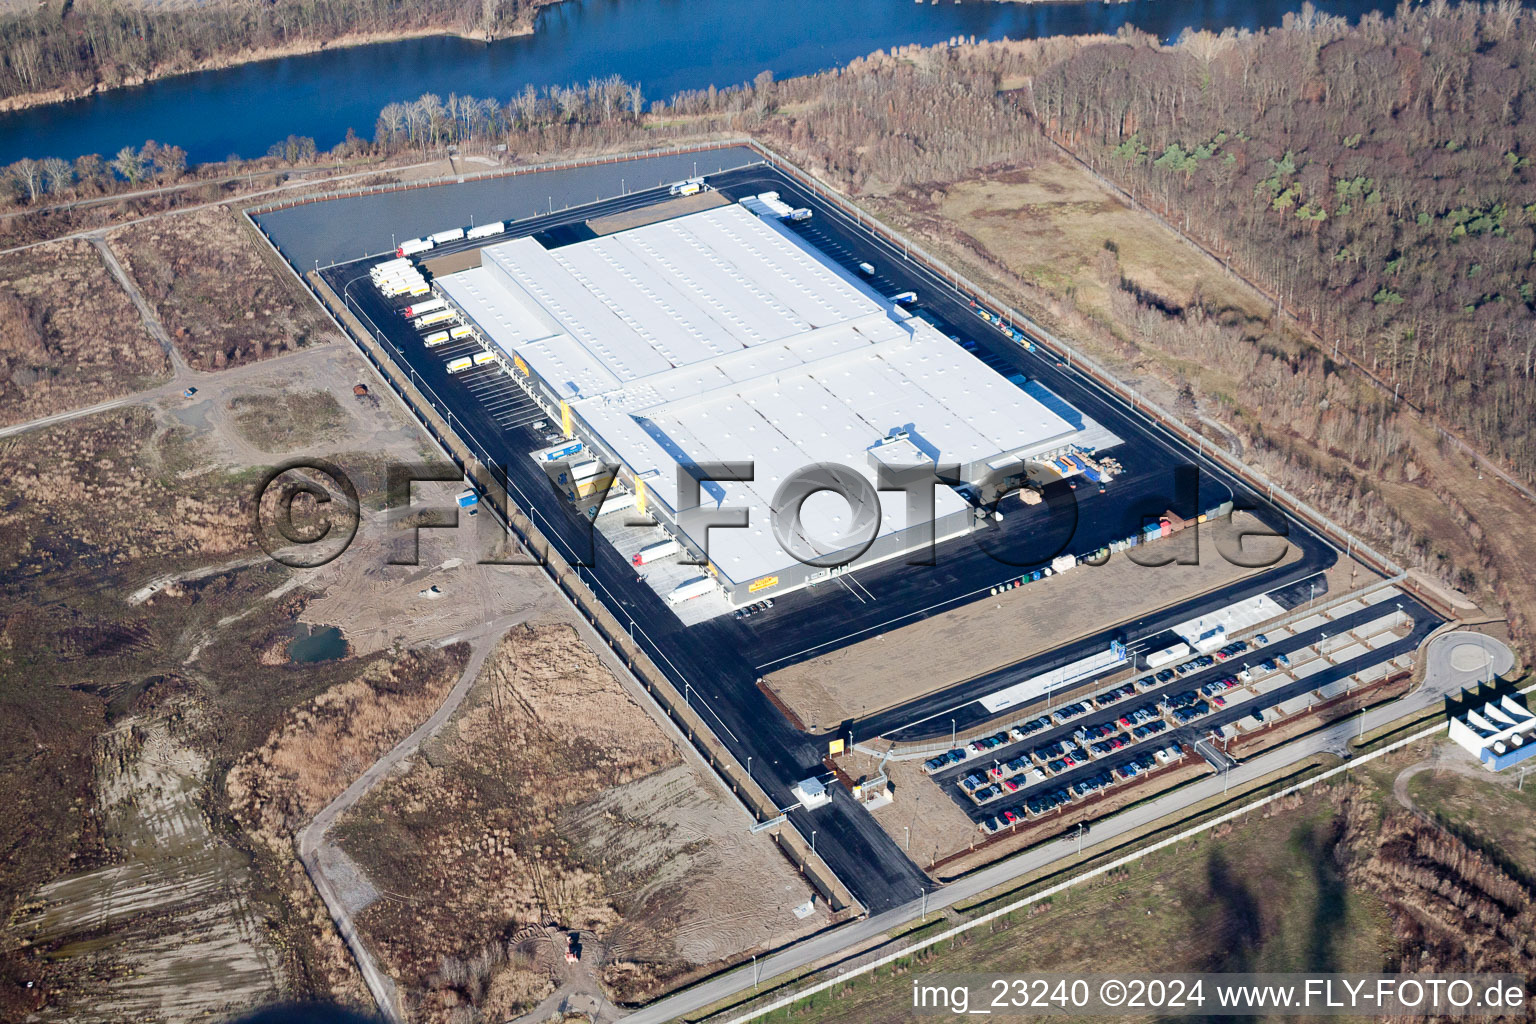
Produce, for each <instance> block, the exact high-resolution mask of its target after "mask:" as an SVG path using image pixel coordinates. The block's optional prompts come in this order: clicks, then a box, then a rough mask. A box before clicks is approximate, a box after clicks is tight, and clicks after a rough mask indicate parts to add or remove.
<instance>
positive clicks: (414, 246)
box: [395, 238, 435, 256]
mask: <svg viewBox="0 0 1536 1024" xmlns="http://www.w3.org/2000/svg"><path fill="white" fill-rule="evenodd" d="M434 244H435V243H433V241H432V239H430V238H408V239H406V240H405V241H404V242H401V243H400V244H399V245H398V246H396V247H395V255H396V256H414V255H415V254H416V253H418V252H426V251H427V250H428V249H430V248H432V246H433V245H434Z"/></svg>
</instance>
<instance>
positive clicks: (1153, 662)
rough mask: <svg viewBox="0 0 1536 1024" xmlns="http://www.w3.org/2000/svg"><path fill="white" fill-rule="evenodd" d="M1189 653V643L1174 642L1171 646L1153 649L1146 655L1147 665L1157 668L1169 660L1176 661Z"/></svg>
mask: <svg viewBox="0 0 1536 1024" xmlns="http://www.w3.org/2000/svg"><path fill="white" fill-rule="evenodd" d="M1189 653H1190V649H1189V644H1186V643H1176V644H1174V645H1173V646H1172V647H1165V648H1163V649H1162V650H1160V651H1153V652H1152V653H1151V654H1149V655H1147V667H1148V668H1158V667H1160V666H1163V665H1167V664H1168V663H1170V662H1174V661H1178V660H1179V659H1180V658H1183V657H1185V656H1187V655H1188V654H1189Z"/></svg>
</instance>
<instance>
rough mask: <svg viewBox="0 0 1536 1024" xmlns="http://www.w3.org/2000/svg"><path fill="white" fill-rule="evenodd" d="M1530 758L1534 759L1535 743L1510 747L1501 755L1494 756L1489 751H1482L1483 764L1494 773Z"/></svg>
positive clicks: (1535, 753)
mask: <svg viewBox="0 0 1536 1024" xmlns="http://www.w3.org/2000/svg"><path fill="white" fill-rule="evenodd" d="M1532 757H1536V743H1525V744H1522V745H1521V746H1518V747H1512V748H1510V750H1509V751H1508V752H1507V753H1503V754H1495V753H1494V752H1493V751H1492V750H1491V749H1489V750H1484V751H1483V763H1484V764H1486V765H1487V766H1488V767H1490V768H1492V769H1493V770H1494V771H1496V772H1501V771H1503V770H1504V769H1505V768H1508V767H1510V766H1511V765H1517V764H1519V763H1520V762H1521V761H1529V760H1530V759H1531V758H1532Z"/></svg>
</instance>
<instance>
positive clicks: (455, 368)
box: [448, 356, 475, 373]
mask: <svg viewBox="0 0 1536 1024" xmlns="http://www.w3.org/2000/svg"><path fill="white" fill-rule="evenodd" d="M474 365H475V361H474V360H473V359H471V358H469V356H460V357H459V358H457V359H450V360H449V361H448V372H449V373H463V372H464V371H465V370H467V369H469V368H470V367H471V366H474Z"/></svg>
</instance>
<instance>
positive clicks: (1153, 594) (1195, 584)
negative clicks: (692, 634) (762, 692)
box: [767, 513, 1301, 730]
mask: <svg viewBox="0 0 1536 1024" xmlns="http://www.w3.org/2000/svg"><path fill="white" fill-rule="evenodd" d="M1245 524H1246V525H1245ZM1254 527H1255V521H1254V520H1253V519H1252V517H1250V516H1248V515H1247V514H1246V513H1238V514H1237V517H1236V521H1235V522H1225V521H1224V522H1220V523H1216V524H1205V525H1203V526H1202V527H1201V528H1200V541H1199V543H1200V561H1199V564H1198V565H1167V566H1163V567H1161V568H1156V569H1151V568H1147V567H1144V566H1140V565H1136V564H1135V563H1133V562H1131V561H1130V559H1128V558H1127V557H1126V556H1125V555H1124V554H1117V555H1113V556H1111V558H1110V560H1109V561H1108V562H1107V563H1105V564H1104V565H1103V566H1101V567H1098V568H1094V567H1091V566H1079V567H1078V568H1076V569H1074V570H1072V571H1071V572H1068V573H1065V574H1063V575H1061V576H1053V577H1051V578H1049V579H1046V580H1042V581H1040V582H1038V583H1031V584H1029V585H1028V586H1025V587H1023V588H1021V589H1018V590H1013V591H1009V592H1007V593H1005V594H1000V595H999V596H997V597H995V598H983V599H979V600H976V601H972V602H971V603H970V604H967V605H964V606H962V607H960V608H957V609H955V610H954V611H950V612H944V613H942V614H940V615H935V616H934V617H932V618H929V619H924V620H922V621H920V622H916V623H913V624H912V625H910V626H903V627H901V628H900V629H897V630H894V631H892V632H890V633H886V634H883V635H881V636H878V637H874V638H871V639H869V640H866V641H864V642H863V643H860V644H856V645H854V646H852V647H845V648H843V649H842V650H839V651H834V652H833V653H831V654H827V655H823V656H822V657H819V658H814V659H812V660H810V661H805V662H801V663H800V664H798V665H792V666H790V667H789V668H787V669H783V670H782V671H779V672H775V673H773V674H772V675H770V676H768V677H767V685H768V687H769V688H770V689H772V690H773V692H774V693H775V694H776V695H777V696H778V698H779V699H780V700H781V701H783V702H784V703H785V704H786V705H787V706H788V707H790V708H791V709H792V710H793V711H794V712H795V714H796V715H798V716H799V718H800V720H801V721H802V722H804V723H805V724H806V725H807V726H808V727H809V728H811V729H812V730H814V729H817V728H825V727H826V726H828V725H830V724H834V723H837V722H841V721H844V720H845V719H847V718H851V717H854V716H859V715H867V714H871V713H873V712H875V711H879V710H881V709H882V708H888V707H894V706H896V705H899V704H903V703H905V702H907V701H909V700H913V699H915V698H917V697H921V696H922V695H923V694H926V693H932V692H933V691H935V690H938V689H942V688H943V687H945V686H949V685H952V684H954V683H958V682H961V681H963V680H966V679H970V678H972V677H974V676H978V675H981V674H983V673H985V672H988V671H991V670H992V669H994V668H999V667H1001V666H1003V665H1011V664H1013V663H1014V662H1017V661H1021V660H1023V659H1025V658H1028V657H1031V656H1033V655H1036V654H1040V653H1042V652H1044V651H1048V650H1050V649H1051V648H1054V647H1059V646H1061V645H1062V644H1064V643H1066V642H1068V641H1070V640H1073V639H1076V638H1077V637H1079V636H1082V635H1085V634H1088V633H1092V632H1097V631H1098V630H1101V629H1104V628H1105V627H1107V626H1110V625H1113V624H1114V623H1113V622H1111V621H1108V620H1105V619H1104V618H1102V617H1100V616H1085V615H1084V614H1083V609H1085V608H1113V609H1114V613H1115V621H1117V622H1123V621H1126V620H1129V619H1134V618H1137V617H1139V616H1142V615H1145V614H1147V613H1149V612H1153V611H1156V610H1157V609H1159V608H1163V607H1167V606H1168V605H1170V604H1174V603H1177V602H1179V601H1182V600H1185V599H1187V598H1190V597H1195V596H1197V595H1199V594H1205V593H1209V592H1211V591H1213V590H1216V589H1218V588H1220V587H1224V586H1227V585H1229V584H1231V583H1233V582H1234V581H1236V580H1241V579H1244V578H1246V577H1248V576H1250V575H1252V574H1253V573H1255V572H1257V571H1262V570H1254V569H1245V568H1242V567H1241V566H1237V565H1233V564H1232V563H1231V562H1229V561H1228V560H1227V559H1226V558H1223V557H1222V555H1221V552H1222V551H1224V550H1230V548H1231V546H1232V543H1233V538H1234V537H1236V536H1237V535H1238V534H1239V533H1240V532H1241V531H1242V530H1243V529H1245V528H1246V529H1253V528H1254ZM1163 543H1164V544H1165V545H1168V548H1167V550H1168V551H1170V552H1177V551H1181V550H1186V549H1187V543H1188V542H1186V541H1185V540H1184V538H1183V535H1181V536H1178V537H1174V538H1170V539H1169V540H1167V541H1164V542H1163ZM1265 543H1278V542H1265ZM1255 550H1257V548H1256V549H1255ZM1266 550H1267V549H1266ZM1300 557H1301V552H1300V551H1299V550H1297V549H1296V548H1294V547H1288V550H1287V552H1286V554H1285V557H1284V559H1283V560H1282V561H1285V562H1290V561H1295V560H1296V559H1298V558H1300ZM960 652H964V656H963V657H961V656H959V653H960ZM893 665H898V666H900V667H901V668H900V671H899V672H893V671H892V669H891V666H893Z"/></svg>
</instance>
